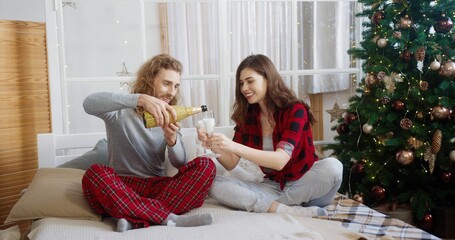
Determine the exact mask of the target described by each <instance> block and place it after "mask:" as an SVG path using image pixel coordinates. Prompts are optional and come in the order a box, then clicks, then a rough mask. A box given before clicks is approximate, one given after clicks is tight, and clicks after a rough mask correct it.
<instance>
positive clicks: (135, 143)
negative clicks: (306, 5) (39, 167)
mask: <svg viewBox="0 0 455 240" xmlns="http://www.w3.org/2000/svg"><path fill="white" fill-rule="evenodd" d="M181 72H182V65H181V63H180V62H179V61H177V60H176V59H174V58H172V57H171V56H169V55H166V54H162V55H157V56H155V57H153V58H152V59H150V60H149V61H147V62H145V63H144V64H143V65H142V66H141V68H140V69H139V72H138V75H137V80H136V81H135V82H134V84H133V87H132V92H131V93H129V94H128V93H111V92H99V93H94V94H91V95H89V96H88V97H87V98H86V99H85V100H84V104H83V105H84V109H85V111H86V112H87V113H88V114H91V115H94V116H96V117H99V118H101V119H102V120H103V121H104V123H105V125H106V134H107V142H108V153H109V166H102V165H92V166H91V167H90V168H89V169H88V170H87V171H86V173H85V175H84V177H83V178H82V188H83V192H84V197H85V199H86V200H87V201H88V202H89V204H90V206H91V208H92V209H93V211H94V212H96V213H98V214H101V215H103V216H111V217H113V218H116V219H118V221H117V231H119V232H123V231H126V230H128V229H130V228H140V227H148V226H150V225H152V224H164V225H173V226H181V227H191V226H199V225H206V224H210V223H211V222H212V215H211V214H201V215H191V216H181V215H179V214H183V213H185V212H187V211H189V210H191V209H193V208H197V207H200V206H201V205H202V203H203V202H204V199H205V197H206V196H207V194H208V189H209V187H210V186H211V184H212V182H213V178H214V177H215V171H216V170H215V165H214V163H213V161H212V160H210V159H208V158H197V159H195V160H193V161H191V162H188V159H186V154H185V150H184V148H183V144H182V139H181V134H180V132H179V131H178V130H179V128H180V125H179V123H169V122H170V119H169V116H168V114H167V113H166V111H169V112H170V113H171V114H172V115H173V117H174V118H175V117H176V112H175V110H174V109H173V108H172V107H171V106H170V105H174V104H176V103H177V100H178V96H179V95H178V90H179V86H180V75H181ZM143 111H148V112H150V113H151V114H152V115H153V116H154V117H155V118H156V120H157V124H158V125H159V126H160V127H155V128H150V129H149V128H145V126H144V122H143V119H142V112H143ZM166 149H167V151H168V155H169V160H170V161H171V164H172V165H173V166H174V167H176V168H178V169H179V172H178V173H177V174H176V175H175V176H173V177H167V176H165V172H164V165H163V164H164V160H165V151H166Z"/></svg>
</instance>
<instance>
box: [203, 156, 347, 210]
mask: <svg viewBox="0 0 455 240" xmlns="http://www.w3.org/2000/svg"><path fill="white" fill-rule="evenodd" d="M342 176H343V165H342V164H341V162H340V161H339V160H338V159H336V158H325V159H321V160H319V161H317V162H315V163H314V164H313V167H311V169H310V170H309V171H308V172H306V173H305V174H304V175H303V176H302V177H301V178H300V179H298V180H296V181H289V182H287V183H286V185H285V187H284V189H283V190H281V189H280V184H279V183H277V182H274V181H271V180H268V179H265V180H264V182H252V181H244V180H240V179H238V178H235V177H229V176H216V177H215V180H214V181H213V184H212V187H211V188H210V191H209V195H210V197H212V198H214V199H216V200H217V201H219V202H221V203H223V204H225V205H227V206H229V207H232V208H236V209H241V210H245V211H249V212H259V213H265V212H267V211H268V210H269V208H270V206H271V204H272V202H274V201H277V202H279V203H282V204H285V205H288V206H292V205H301V206H319V207H324V206H327V205H329V204H331V203H332V201H333V199H334V198H335V195H336V192H337V191H338V189H339V188H340V186H341V181H342Z"/></svg>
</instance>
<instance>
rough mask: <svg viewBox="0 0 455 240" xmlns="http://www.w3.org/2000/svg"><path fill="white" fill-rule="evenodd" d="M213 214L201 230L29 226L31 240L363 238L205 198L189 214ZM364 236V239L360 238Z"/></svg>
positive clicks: (77, 223)
mask: <svg viewBox="0 0 455 240" xmlns="http://www.w3.org/2000/svg"><path fill="white" fill-rule="evenodd" d="M198 213H213V214H214V217H215V221H214V222H213V223H212V224H211V225H207V226H200V227H189V228H184V227H167V226H151V227H149V228H142V229H135V230H130V231H126V232H124V233H118V232H115V230H114V229H115V227H114V225H115V224H114V223H113V222H109V221H103V222H97V221H89V220H72V219H59V218H44V219H40V220H37V221H35V222H34V223H33V224H32V228H31V231H30V232H29V234H28V237H29V239H30V240H54V239H59V240H61V239H65V240H72V239H75V240H76V239H77V240H80V239H84V240H116V239H119V240H120V239H121V240H129V239H134V240H138V239H154V240H161V239H201V240H204V239H207V240H208V239H210V240H213V239H226V240H227V239H229V240H232V239H235V240H242V239H245V240H251V239H261V240H262V239H280V240H281V239H353V237H354V238H358V237H360V236H362V235H360V234H359V233H354V232H350V231H349V230H347V229H345V228H343V227H340V226H338V225H336V224H335V223H334V222H332V221H327V220H321V219H313V218H304V217H298V216H292V215H287V214H273V213H249V212H244V211H237V210H232V209H229V208H226V207H224V206H222V205H220V204H218V203H217V202H216V201H215V200H213V199H208V200H206V202H205V203H204V205H203V206H202V207H201V208H198V209H194V210H192V211H190V212H189V213H188V214H189V215H191V214H198ZM363 237H364V236H363Z"/></svg>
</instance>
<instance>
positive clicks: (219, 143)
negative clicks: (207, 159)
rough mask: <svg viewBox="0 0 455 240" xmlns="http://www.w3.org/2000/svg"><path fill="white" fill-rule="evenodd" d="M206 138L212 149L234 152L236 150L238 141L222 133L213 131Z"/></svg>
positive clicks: (208, 146)
mask: <svg viewBox="0 0 455 240" xmlns="http://www.w3.org/2000/svg"><path fill="white" fill-rule="evenodd" d="M206 138H207V140H206V141H205V143H206V147H207V148H209V149H210V150H212V151H215V152H217V151H222V152H228V153H234V152H235V150H236V147H235V146H236V143H235V142H234V141H232V140H231V139H229V138H228V137H226V135H224V134H222V133H213V134H211V135H210V136H208V137H206Z"/></svg>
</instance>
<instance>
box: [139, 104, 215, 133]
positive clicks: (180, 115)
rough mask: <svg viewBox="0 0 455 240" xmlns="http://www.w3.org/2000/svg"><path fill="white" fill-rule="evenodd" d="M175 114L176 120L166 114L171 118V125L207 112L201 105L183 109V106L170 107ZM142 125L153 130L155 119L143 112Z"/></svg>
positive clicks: (205, 107)
mask: <svg viewBox="0 0 455 240" xmlns="http://www.w3.org/2000/svg"><path fill="white" fill-rule="evenodd" d="M172 108H174V109H175V111H176V112H177V119H172V117H171V116H170V114H169V112H168V113H167V114H168V116H169V117H170V118H171V123H175V122H179V121H181V120H182V119H185V118H187V117H189V116H191V115H194V114H196V113H200V112H205V111H207V106H205V105H202V106H201V107H183V106H175V105H174V106H172ZM143 119H144V125H145V127H146V128H153V127H156V126H157V125H156V119H155V117H154V116H153V115H152V114H150V113H149V112H144V116H143Z"/></svg>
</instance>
